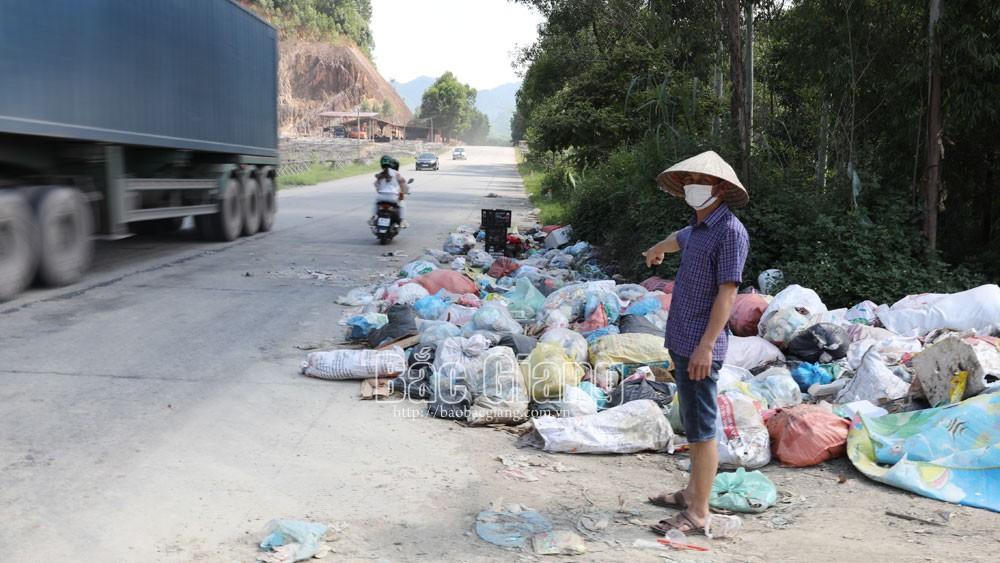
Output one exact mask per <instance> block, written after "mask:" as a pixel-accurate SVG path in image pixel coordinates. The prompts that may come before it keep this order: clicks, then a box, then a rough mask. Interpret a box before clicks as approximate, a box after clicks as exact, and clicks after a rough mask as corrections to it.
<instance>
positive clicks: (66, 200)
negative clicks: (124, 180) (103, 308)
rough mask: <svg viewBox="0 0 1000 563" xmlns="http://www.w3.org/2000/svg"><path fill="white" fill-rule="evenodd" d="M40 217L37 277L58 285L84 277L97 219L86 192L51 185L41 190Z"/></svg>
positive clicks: (36, 210)
mask: <svg viewBox="0 0 1000 563" xmlns="http://www.w3.org/2000/svg"><path fill="white" fill-rule="evenodd" d="M35 213H36V216H37V217H38V233H39V237H38V240H39V256H38V280H39V281H41V282H42V284H44V285H47V286H51V287H57V286H61V285H68V284H71V283H73V282H75V281H77V280H79V279H80V278H81V277H83V273H84V272H86V271H87V267H88V266H90V258H91V256H92V255H93V252H94V241H93V239H91V238H90V235H91V234H92V232H93V226H94V218H93V217H92V216H91V214H90V206H89V205H88V204H87V200H86V199H85V198H84V197H83V193H82V192H81V191H80V190H78V189H76V188H64V187H61V188H52V189H50V190H46V191H45V192H44V193H42V195H41V197H40V198H39V199H38V202H37V204H36V208H35Z"/></svg>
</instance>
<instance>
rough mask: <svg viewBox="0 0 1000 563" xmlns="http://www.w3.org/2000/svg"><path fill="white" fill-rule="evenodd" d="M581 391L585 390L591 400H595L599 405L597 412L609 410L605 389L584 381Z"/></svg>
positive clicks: (581, 384)
mask: <svg viewBox="0 0 1000 563" xmlns="http://www.w3.org/2000/svg"><path fill="white" fill-rule="evenodd" d="M580 389H583V390H584V391H585V392H586V393H587V394H588V395H590V398H591V399H593V400H594V403H595V404H597V410H601V411H602V410H604V409H606V408H608V407H607V406H608V395H607V393H605V392H604V389H601V388H600V387H598V386H596V385H594V384H593V383H591V382H589V381H584V382H581V383H580Z"/></svg>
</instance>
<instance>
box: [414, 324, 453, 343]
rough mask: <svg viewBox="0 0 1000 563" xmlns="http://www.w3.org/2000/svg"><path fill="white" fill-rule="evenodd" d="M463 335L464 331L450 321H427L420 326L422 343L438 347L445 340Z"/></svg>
mask: <svg viewBox="0 0 1000 563" xmlns="http://www.w3.org/2000/svg"><path fill="white" fill-rule="evenodd" d="M461 335H462V329H460V328H458V327H457V326H455V325H453V324H451V323H449V322H448V321H426V322H424V323H422V324H421V325H420V343H421V344H433V345H437V344H438V343H439V342H441V341H442V340H444V339H445V338H454V337H456V336H461Z"/></svg>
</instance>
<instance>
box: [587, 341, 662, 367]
mask: <svg viewBox="0 0 1000 563" xmlns="http://www.w3.org/2000/svg"><path fill="white" fill-rule="evenodd" d="M663 362H670V353H669V352H667V349H666V348H664V347H663V338H662V337H659V336H654V335H652V334H611V335H608V336H605V337H603V338H600V339H598V340H597V342H595V343H594V344H593V345H591V347H590V363H591V364H592V365H593V366H595V368H596V367H597V366H598V365H600V364H603V365H605V366H607V365H610V364H650V363H654V364H662V363H663Z"/></svg>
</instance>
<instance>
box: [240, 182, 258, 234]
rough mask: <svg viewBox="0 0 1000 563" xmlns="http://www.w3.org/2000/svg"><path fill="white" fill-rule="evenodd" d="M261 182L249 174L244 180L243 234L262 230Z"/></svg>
mask: <svg viewBox="0 0 1000 563" xmlns="http://www.w3.org/2000/svg"><path fill="white" fill-rule="evenodd" d="M261 199H262V198H261V191H260V182H258V181H257V178H254V177H253V176H247V178H246V180H244V182H243V236H245V237H248V236H250V235H255V234H257V231H258V230H260V211H261V205H260V200H261Z"/></svg>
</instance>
